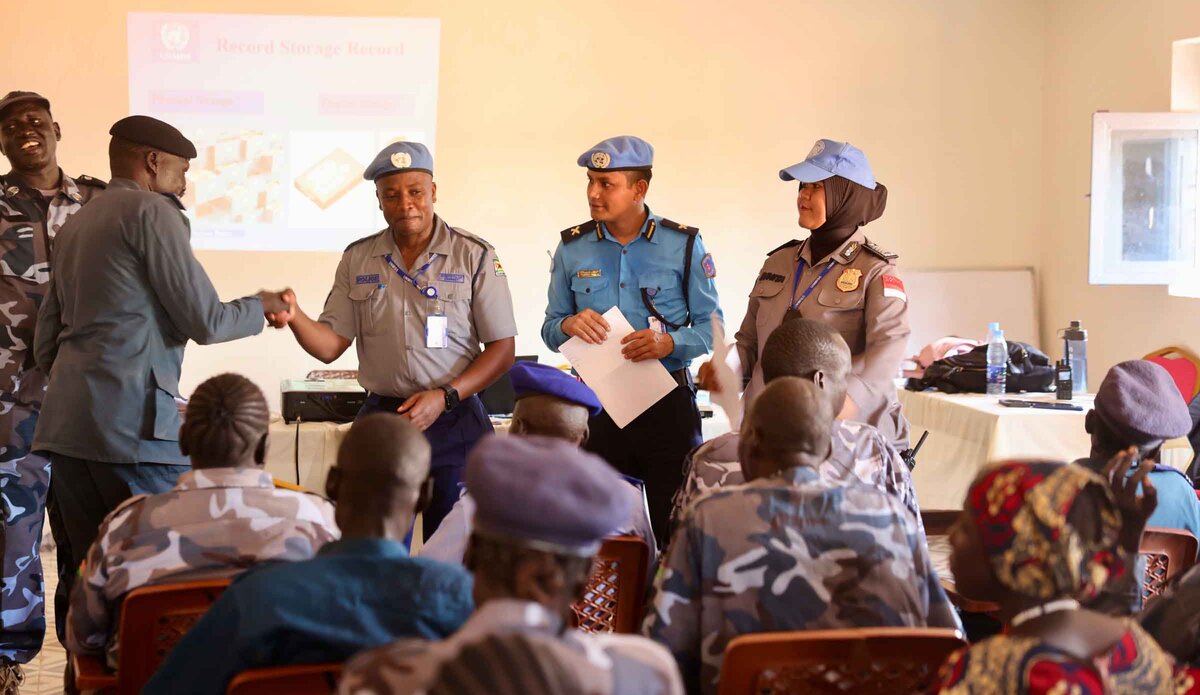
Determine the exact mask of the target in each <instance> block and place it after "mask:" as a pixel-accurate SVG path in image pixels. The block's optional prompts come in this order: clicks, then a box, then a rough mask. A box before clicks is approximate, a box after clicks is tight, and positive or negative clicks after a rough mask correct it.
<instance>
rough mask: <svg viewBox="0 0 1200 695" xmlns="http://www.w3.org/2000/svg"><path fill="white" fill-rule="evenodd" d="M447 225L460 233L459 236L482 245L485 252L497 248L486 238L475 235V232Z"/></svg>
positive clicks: (456, 232)
mask: <svg viewBox="0 0 1200 695" xmlns="http://www.w3.org/2000/svg"><path fill="white" fill-rule="evenodd" d="M446 226H447V227H449V228H450V230H451V231H453V232H454V233H455V234H458V235H459V236H461V237H462V238H464V239H466V240H467V241H469V242H471V243H473V244H477V245H479V246H482V247H483V250H484V251H485V252H487V251H490V250H492V249H494V248H495V247H494V246H492V245H491V244H489V243H488V242H487V240H486V239H480V238H479V237H477V236H475V235H474V234H472V233H470V232H468V231H467V230H465V229H459V228H458V227H450V225H446Z"/></svg>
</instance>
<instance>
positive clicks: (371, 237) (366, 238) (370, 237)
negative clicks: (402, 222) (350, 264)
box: [342, 229, 387, 253]
mask: <svg viewBox="0 0 1200 695" xmlns="http://www.w3.org/2000/svg"><path fill="white" fill-rule="evenodd" d="M386 231H387V230H386V229H385V230H383V231H382V232H375V233H374V234H368V235H367V236H365V237H363V238H361V239H355V240H354V241H352V242H350V245H349V246H347V247H346V248H344V249H342V253H345V252H347V251H349V250H350V249H352V248H354V247H355V246H358V245H359V244H361V243H363V242H366V241H371V240H372V239H374V238H375V237H377V236H379V235H380V234H383V232H386Z"/></svg>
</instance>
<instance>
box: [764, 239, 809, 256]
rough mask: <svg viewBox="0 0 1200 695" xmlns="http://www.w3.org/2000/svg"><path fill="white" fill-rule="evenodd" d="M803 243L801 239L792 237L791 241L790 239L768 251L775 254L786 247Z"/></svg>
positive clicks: (771, 254) (772, 254) (769, 253)
mask: <svg viewBox="0 0 1200 695" xmlns="http://www.w3.org/2000/svg"><path fill="white" fill-rule="evenodd" d="M803 243H804V242H803V241H801V240H800V239H792V240H791V241H789V242H788V243H786V244H780V245H779V246H776V247H775V248H773V249H771V250H770V251H768V252H767V255H768V256H774V255H775V254H776V253H778V252H780V251H782V250H784V249H790V248H792V247H793V246H799V245H800V244H803Z"/></svg>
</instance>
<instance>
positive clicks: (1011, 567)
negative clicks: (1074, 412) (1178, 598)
mask: <svg viewBox="0 0 1200 695" xmlns="http://www.w3.org/2000/svg"><path fill="white" fill-rule="evenodd" d="M1089 488H1092V490H1091V491H1090V493H1089V494H1093V495H1094V498H1095V500H1096V508H1097V510H1098V518H1097V519H1096V525H1097V528H1098V529H1099V533H1098V535H1099V538H1098V539H1096V540H1093V539H1091V538H1085V537H1084V536H1083V534H1081V533H1080V529H1077V528H1075V527H1073V526H1072V525H1071V524H1070V523H1069V521H1068V519H1067V517H1068V515H1069V514H1070V511H1071V507H1072V506H1074V504H1075V501H1076V500H1077V499H1078V498H1079V496H1080V495H1081V494H1083V493H1084V492H1085V491H1087V490H1088V489H1089ZM967 495H968V499H969V500H970V509H971V512H972V517H973V518H974V521H975V526H976V527H977V528H978V529H979V532H980V535H981V537H982V538H983V547H984V549H985V550H986V551H987V553H988V555H989V556H990V558H991V561H992V569H993V570H994V571H995V573H996V577H997V578H998V579H999V580H1000V583H1001V584H1003V585H1004V586H1005V587H1007V588H1009V589H1011V590H1012V591H1015V592H1017V593H1019V594H1023V595H1025V596H1028V597H1030V598H1036V599H1045V600H1049V599H1054V598H1062V597H1071V598H1077V599H1080V600H1087V599H1090V598H1092V597H1094V596H1095V595H1096V594H1097V593H1098V592H1099V591H1100V589H1102V588H1103V587H1104V585H1105V584H1106V583H1107V582H1108V581H1109V580H1110V579H1111V578H1114V577H1118V576H1120V575H1121V574H1123V573H1124V571H1125V567H1124V563H1123V561H1122V560H1121V559H1120V558H1119V557H1118V555H1117V552H1116V551H1117V535H1118V533H1119V531H1120V529H1121V519H1120V515H1119V514H1118V512H1117V507H1116V502H1115V501H1114V499H1113V496H1112V491H1111V490H1109V488H1108V485H1106V484H1105V482H1104V480H1103V478H1101V477H1100V476H1098V475H1096V474H1095V473H1093V472H1091V471H1089V470H1088V469H1086V468H1084V467H1083V466H1076V465H1072V464H1063V463H1054V462H1049V461H1036V462H1020V461H1006V462H1003V463H999V464H996V465H995V466H994V467H992V468H991V469H989V470H988V471H987V472H986V473H985V474H984V475H983V477H982V478H980V479H979V481H978V482H976V483H975V485H973V486H972V487H971V489H970V491H969V492H968V493H967Z"/></svg>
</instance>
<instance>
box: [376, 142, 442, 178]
mask: <svg viewBox="0 0 1200 695" xmlns="http://www.w3.org/2000/svg"><path fill="white" fill-rule="evenodd" d="M402 171H423V172H425V173H426V174H429V175H430V176H432V175H433V155H431V154H429V149H428V148H426V147H425V146H424V145H422V144H421V143H419V142H393V143H392V144H390V145H388V146H387V147H385V148H383V149H382V150H380V152H379V154H377V155H375V159H374V161H372V162H371V163H370V164H369V165H367V169H366V171H364V172H363V178H364V179H366V180H368V181H377V180H379V179H381V178H383V177H384V176H390V175H391V174H398V173H400V172H402Z"/></svg>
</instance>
